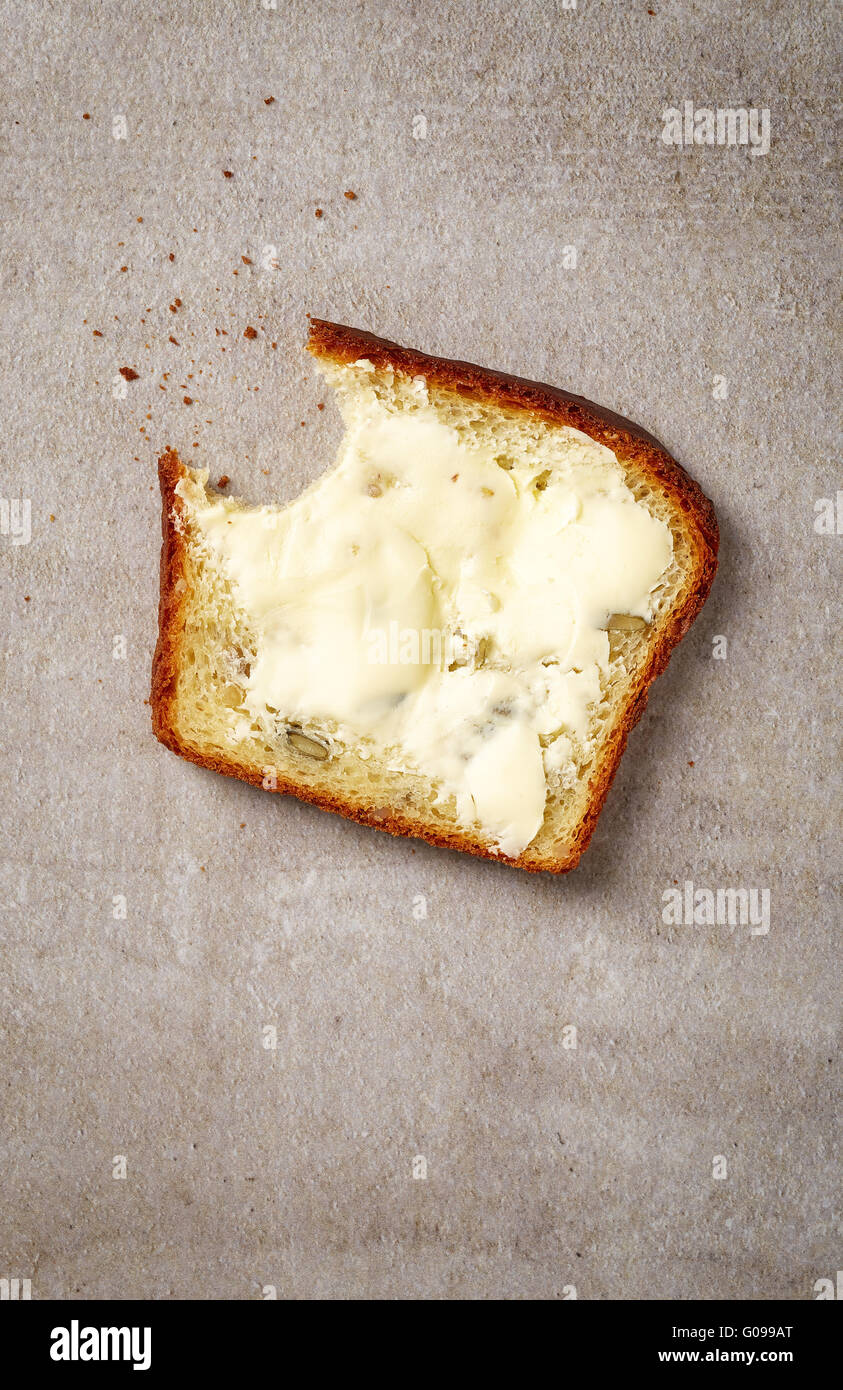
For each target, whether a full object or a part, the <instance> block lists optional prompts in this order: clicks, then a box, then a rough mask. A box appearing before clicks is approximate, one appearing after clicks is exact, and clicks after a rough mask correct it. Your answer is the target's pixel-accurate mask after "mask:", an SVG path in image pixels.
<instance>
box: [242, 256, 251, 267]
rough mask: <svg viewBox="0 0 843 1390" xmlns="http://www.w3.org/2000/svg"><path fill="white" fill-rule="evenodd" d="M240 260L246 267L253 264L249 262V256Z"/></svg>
mask: <svg viewBox="0 0 843 1390" xmlns="http://www.w3.org/2000/svg"><path fill="white" fill-rule="evenodd" d="M240 259H241V261H242V262H243V264H244V265H251V264H252V262H251V261H250V260H249V257H248V256H241V257H240Z"/></svg>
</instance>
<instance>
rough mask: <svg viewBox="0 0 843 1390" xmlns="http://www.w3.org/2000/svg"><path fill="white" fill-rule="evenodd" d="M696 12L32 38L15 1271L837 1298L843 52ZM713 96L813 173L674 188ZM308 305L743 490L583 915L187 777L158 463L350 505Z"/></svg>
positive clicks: (7, 546) (5, 473) (780, 27)
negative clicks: (116, 1167) (832, 507)
mask: <svg viewBox="0 0 843 1390" xmlns="http://www.w3.org/2000/svg"><path fill="white" fill-rule="evenodd" d="M650 9H652V10H654V11H655V13H654V14H650V13H649V11H648V8H647V5H646V4H644V3H630V2H629V0H627V3H623V4H619V3H598V0H579V4H578V7H577V9H576V11H574V12H570V11H566V10H565V9H563V7H562V5H561V4H560V3H559V0H557V3H555V4H553V3H544V4H539V3H520V4H512V3H511V0H506V3H498V2H497V0H479V2H478V3H477V4H476V5H473V6H469V5H461V4H445V3H439V4H436V5H428V6H421V5H419V6H410V5H405V4H402V3H399V0H386V2H384V0H380V3H378V4H362V3H342V4H340V3H325V0H309V3H305V2H304V0H295V3H292V4H289V5H285V3H284V0H278V8H277V10H275V11H273V10H272V9H267V8H264V7H263V6H262V5H261V3H260V0H242V3H234V4H232V3H225V4H222V3H217V2H214V3H210V2H208V0H204V2H203V3H199V0H192V2H191V3H184V0H182V2H181V3H170V0H161V2H160V3H156V4H150V3H137V0H134V2H133V3H131V4H129V3H109V4H90V5H89V4H85V3H83V2H82V0H69V2H68V3H64V4H61V5H54V4H41V3H30V4H22V3H13V4H5V5H3V6H2V20H3V39H4V42H3V53H2V58H0V63H2V69H3V75H2V82H3V90H4V95H5V98H6V100H5V103H4V105H5V114H4V121H3V127H2V135H1V136H0V161H2V191H0V209H2V225H3V246H2V266H1V267H0V273H2V303H3V328H2V341H0V370H2V382H3V386H2V401H3V412H2V414H3V431H2V449H1V450H0V491H1V492H2V496H3V497H4V498H6V499H12V498H28V499H30V501H31V530H32V534H31V541H30V542H29V544H20V545H16V544H14V543H13V541H12V538H11V536H8V535H2V536H0V562H2V571H3V593H4V604H3V607H4V617H5V622H4V635H3V646H2V650H3V658H4V659H3V668H2V670H3V684H4V719H3V727H2V735H0V743H2V767H3V774H4V779H5V782H6V786H5V791H4V815H3V817H2V826H1V827H0V835H2V841H0V847H1V848H2V853H0V875H2V877H0V884H1V885H2V890H1V891H2V898H0V901H2V905H3V929H2V957H1V958H2V972H1V973H0V1036H1V1037H2V1079H3V1085H2V1089H1V1090H0V1094H2V1096H3V1112H4V1113H3V1117H2V1131H1V1132H0V1146H2V1155H0V1157H2V1165H3V1173H4V1182H3V1190H4V1201H3V1204H2V1215H0V1274H2V1275H4V1276H5V1275H16V1276H19V1277H31V1278H32V1281H33V1296H34V1297H59V1298H61V1297H67V1296H72V1295H74V1294H78V1295H81V1296H83V1297H91V1298H93V1297H103V1296H105V1297H123V1298H125V1297H144V1296H151V1297H155V1298H184V1297H200V1298H221V1297H225V1298H237V1299H245V1298H258V1297H260V1296H261V1291H262V1289H263V1288H264V1286H266V1285H274V1286H275V1287H276V1289H277V1291H278V1296H279V1297H293V1298H300V1297H350V1298H358V1297H364V1296H374V1297H379V1298H380V1297H399V1298H414V1297H424V1298H474V1297H480V1298H560V1297H562V1296H563V1291H564V1290H565V1289H566V1287H567V1286H571V1285H574V1286H576V1289H577V1292H578V1295H579V1297H581V1298H598V1299H601V1298H602V1299H605V1298H689V1297H694V1296H700V1297H704V1298H718V1297H719V1298H737V1297H752V1298H758V1299H770V1298H774V1297H786V1298H792V1299H801V1298H809V1297H811V1296H812V1289H813V1285H814V1282H815V1280H817V1279H818V1278H820V1277H824V1276H827V1275H830V1274H833V1271H834V1270H835V1269H836V1268H837V1267H838V1266H839V1264H840V1243H839V1234H840V1233H839V1228H838V1227H837V1226H836V1225H835V1217H834V1212H833V1196H834V1189H835V1167H836V1154H835V1147H834V1143H835V1141H834V1137H833V1135H834V1129H833V1118H834V1113H835V1078H836V1076H837V1073H836V1071H835V1067H834V1061H833V1059H834V1058H835V1056H836V1052H835V1047H836V1043H835V1024H836V1009H835V997H836V992H835V987H834V982H835V967H836V961H837V956H836V953H835V951H834V945H835V940H834V927H835V925H836V923H837V920H838V914H839V897H838V896H837V895H836V894H837V889H838V882H839V879H838V871H839V864H840V840H839V815H840V801H839V782H838V780H837V778H838V773H839V746H838V744H837V741H836V731H837V719H836V715H837V698H838V696H837V679H836V678H837V673H838V665H839V658H840V647H839V611H838V610H839V569H840V552H841V540H840V537H839V536H838V535H823V534H818V533H817V532H816V531H815V529H814V521H815V510H814V508H815V502H816V500H817V499H819V498H821V497H834V495H835V491H836V489H837V488H838V487H839V486H840V471H839V455H838V439H839V436H838V433H837V423H838V417H837V416H836V413H835V406H836V399H837V398H838V397H839V386H840V374H839V366H838V365H837V364H838V363H839V358H836V356H835V352H834V343H835V322H834V311H835V307H836V293H835V283H836V280H837V277H838V275H839V256H838V243H837V225H836V224H837V216H838V209H839V204H838V201H837V184H836V183H835V179H834V171H833V130H832V122H831V116H830V112H831V110H832V106H833V91H834V72H835V66H836V52H838V51H839V40H840V24H839V16H840V10H839V7H837V6H835V5H833V4H823V3H817V2H815V3H809V4H803V5H798V6H793V5H790V4H785V3H774V0H756V3H754V4H752V5H751V6H750V5H744V6H735V5H734V4H733V3H730V2H729V0H699V2H698V3H691V0H652V3H651V6H650ZM270 96H273V97H274V98H275V100H274V102H273V103H271V104H267V103H266V98H268V97H270ZM685 100H690V101H692V102H694V103H695V105H710V106H712V107H727V106H734V105H744V106H751V105H753V106H755V107H757V108H761V107H767V108H769V110H770V113H771V128H772V140H771V148H770V150H769V153H768V154H766V155H764V156H752V155H751V154H750V153H749V152H748V150H746V149H729V148H719V147H714V148H709V147H705V146H703V147H693V148H682V149H676V148H668V147H666V146H665V145H664V144H663V143H662V141H661V138H660V136H661V131H662V119H661V112H662V110H663V109H664V108H665V107H666V106H673V105H675V106H681V104H682V102H683V101H685ZM86 112H87V113H88V114H89V117H90V118H89V119H84V113H86ZM422 116H423V117H424V120H425V121H426V131H425V130H424V125H423V123H422V122H420V121H419V120H418V118H419V117H422ZM120 117H123V118H125V138H115V135H117V136H118V137H119V136H120V134H121V125H120V121H119V118H120ZM414 122H415V125H414ZM421 135H423V136H424V138H417V137H419V136H421ZM223 170H229V171H231V173H232V174H233V177H232V178H230V179H227V178H225V177H224V176H223ZM346 190H353V191H354V192H356V194H357V198H356V200H355V201H352V200H350V199H346V198H344V196H343V194H344V192H345V191H346ZM317 207H320V208H322V209H323V216H322V217H321V218H317V217H316V216H315V209H316V208H317ZM141 219H142V220H141ZM566 245H573V246H575V247H576V248H577V266H576V268H566V267H565V265H564V263H563V260H564V258H563V252H562V248H563V247H564V246H566ZM267 247H274V248H275V250H274V252H265V250H264V248H267ZM171 257H172V259H171ZM244 257H248V258H249V260H250V261H251V264H246V263H244V260H243V258H244ZM272 259H275V260H276V261H277V267H272V266H271V265H269V266H266V265H265V262H267V261H270V260H272ZM123 267H125V269H123ZM235 272H236V273H235ZM176 298H178V299H179V300H180V301H181V303H180V305H179V306H177V312H176V313H172V312H171V311H170V309H169V308H168V306H169V305H170V304H172V303H173V302H174V300H175V299H176ZM308 311H310V312H312V313H314V314H317V315H321V316H323V317H332V318H337V319H339V320H341V321H346V322H351V323H355V324H358V325H360V326H362V327H367V328H371V329H373V330H375V331H377V332H380V333H382V334H384V335H386V336H390V337H394V338H397V339H399V340H402V341H405V342H409V343H411V344H413V345H416V346H419V347H422V348H424V349H426V350H428V351H433V352H438V353H444V354H448V355H456V356H461V357H465V358H469V359H472V360H475V361H480V362H483V363H486V364H488V365H491V366H497V367H501V368H505V369H510V370H515V371H517V372H519V373H520V374H522V375H526V376H534V377H537V378H539V379H544V380H549V381H552V382H555V383H558V384H560V385H564V386H567V387H569V388H572V389H574V390H577V391H580V392H582V393H584V394H586V395H588V396H590V397H591V398H593V399H595V400H598V401H600V402H602V403H603V404H605V405H607V406H611V407H613V408H615V409H617V410H620V411H621V412H623V413H625V414H629V415H631V416H632V417H633V418H635V419H637V420H639V421H640V422H641V424H643V425H645V426H646V427H647V428H649V429H650V430H652V431H653V432H654V433H656V434H658V435H659V436H660V437H661V438H663V439H664V441H665V443H666V444H667V445H668V447H670V448H671V449H672V450H673V451H674V452H675V453H676V455H677V456H678V457H679V458H680V459H681V460H682V461H683V462H684V463H685V464H686V465H687V467H688V468H689V469H690V471H691V472H692V473H693V474H694V475H695V476H696V477H697V478H698V479H699V481H700V482H701V484H702V485H703V487H704V489H705V490H706V491H707V492H708V493H709V495H710V496H711V497H712V498H713V499H714V501H715V504H716V507H717V510H718V514H719V517H720V522H721V528H722V564H721V569H720V573H719V576H718V579H717V582H716V585H715V589H714V591H713V593H712V596H711V599H710V601H709V603H708V605H707V607H706V608H705V610H704V612H703V614H702V616H701V618H700V619H699V621H698V622H697V624H696V626H695V627H694V629H693V631H692V633H691V634H690V636H689V637H688V639H687V640H686V641H685V643H684V644H683V645H682V647H681V648H680V649H679V651H678V652H677V654H676V656H675V657H674V660H673V662H672V664H671V667H670V670H669V671H668V673H667V674H666V675H665V676H664V677H663V678H662V679H661V680H660V682H659V683H658V685H657V687H656V688H655V690H654V692H653V695H652V698H651V701H650V706H649V709H648V711H647V714H646V716H645V718H644V720H643V722H642V724H641V725H640V726H639V728H638V730H637V732H636V733H635V734H634V735H633V737H632V740H631V743H630V748H629V751H628V753H627V755H626V758H625V761H624V763H623V765H622V768H621V771H620V773H619V775H618V778H617V780H616V783H615V786H614V788H613V791H612V793H611V796H610V800H609V803H608V805H607V808H606V810H605V812H604V815H603V817H602V820H601V822H600V826H599V829H598V831H597V833H596V836H595V839H594V842H593V845H592V848H591V849H590V851H589V853H588V855H587V856H586V858H585V860H584V862H583V864H582V866H581V868H580V869H579V870H578V871H577V872H576V873H575V874H573V875H571V876H569V877H568V878H566V879H562V880H559V881H555V880H553V879H551V878H549V877H547V876H538V877H532V876H527V875H523V874H520V873H518V872H516V871H512V870H508V869H506V868H504V867H501V866H496V865H493V864H484V863H480V862H475V861H473V860H471V859H469V858H465V857H461V856H459V855H456V854H452V853H448V852H443V851H436V850H433V849H430V848H427V847H425V846H423V845H413V844H411V843H410V842H406V841H399V840H393V839H391V838H390V837H388V836H385V835H381V834H378V833H376V832H374V831H370V830H366V829H361V828H358V827H356V826H354V825H352V824H350V823H346V822H344V821H342V820H339V819H337V818H334V817H331V816H328V815H325V814H322V813H321V812H319V811H317V810H315V809H312V808H309V807H306V806H303V805H299V804H296V803H295V802H293V801H288V800H286V799H281V798H276V797H270V796H266V795H264V794H262V793H260V792H257V791H254V790H252V789H250V788H248V787H246V786H244V785H241V784H239V783H236V782H232V781H229V780H227V779H223V778H220V777H216V776H214V775H213V774H211V773H207V772H203V771H201V770H199V769H197V768H194V767H191V766H188V765H187V764H186V763H183V762H181V761H179V760H177V759H176V758H174V757H173V756H172V755H171V754H169V753H168V752H166V751H165V750H164V749H163V748H161V747H160V746H159V745H158V744H157V743H156V742H155V741H154V740H153V738H152V735H151V733H150V725H149V711H148V708H147V707H146V705H145V704H144V700H145V698H146V697H147V694H148V677H149V665H150V658H151V653H152V648H153V644H154V640H155V633H156V603H157V583H158V576H157V565H158V547H159V504H158V496H157V487H156V485H155V467H154V465H155V458H156V456H157V453H158V452H160V450H161V448H162V446H163V445H165V444H168V443H171V444H174V445H177V446H178V447H179V449H180V450H181V451H182V453H183V454H184V455H185V456H186V457H187V458H188V460H189V461H190V462H192V463H201V464H206V465H208V466H209V467H210V468H211V469H212V474H213V475H214V476H216V475H218V474H219V473H223V472H224V473H228V474H229V475H230V476H231V479H232V491H235V492H237V493H239V494H241V495H243V496H246V497H248V498H249V499H251V500H255V501H257V500H265V499H269V498H278V497H282V498H286V497H290V496H293V495H295V493H296V492H297V491H298V490H299V489H300V488H301V486H302V485H303V484H304V483H306V482H307V481H308V480H310V479H311V478H313V477H314V476H315V475H316V474H317V473H318V472H319V471H321V469H322V468H323V466H324V465H325V464H326V463H327V462H328V461H329V459H330V457H331V454H332V450H333V448H334V446H335V443H336V440H337V438H338V419H337V415H336V411H335V410H334V408H333V406H332V405H329V406H328V407H327V408H326V410H325V411H324V412H322V413H320V412H318V411H317V409H316V406H317V403H318V402H319V401H321V400H322V399H323V398H324V392H323V388H322V387H321V386H320V384H319V382H318V380H317V378H316V377H315V375H314V373H313V371H312V370H311V368H310V367H309V365H308V362H307V360H306V359H305V358H304V357H303V356H302V353H301V346H302V343H303V341H304V337H305V332H306V321H305V314H306V312H308ZM249 324H251V325H253V326H255V327H256V328H257V329H258V337H257V338H256V339H255V340H254V341H248V340H246V339H244V338H243V336H242V335H243V329H244V328H245V327H246V326H247V325H249ZM95 329H96V330H97V331H98V332H99V333H101V334H102V336H101V337H97V336H94V332H93V330H95ZM218 330H225V331H226V333H227V335H228V336H222V335H221V333H219V332H218ZM171 335H172V337H173V338H176V339H177V340H178V345H175V344H174V343H173V342H172V341H169V340H170V337H171ZM273 343H277V347H276V348H273V346H272V344H273ZM223 349H225V351H223ZM121 366H131V367H133V368H134V369H135V370H136V371H137V372H138V374H139V375H138V379H137V380H135V381H132V382H131V383H129V384H128V385H127V387H126V390H125V395H124V396H123V397H122V398H120V397H119V395H118V396H117V397H115V395H114V394H113V388H114V384H115V382H117V383H119V382H120V381H121V378H120V377H119V376H117V372H118V368H119V367H121ZM167 373H168V374H169V375H168V376H167V377H166V380H165V374H167ZM715 376H722V377H725V379H726V385H727V390H728V395H727V397H726V398H725V399H716V398H715V397H714V396H713V388H714V378H715ZM162 384H163V385H166V387H167V389H166V390H160V389H159V386H160V385H162ZM185 395H189V396H190V397H192V399H193V404H192V405H191V406H186V405H184V404H183V397H184V396H185ZM302 421H303V422H304V426H303V427H302V423H301V422H302ZM194 443H197V444H198V448H194V447H193V445H194ZM116 635H122V636H124V637H125V640H126V649H127V657H126V659H125V660H114V659H113V643H114V638H115V636H116ZM718 636H719V637H725V638H726V639H727V644H728V645H727V656H726V659H724V660H718V659H714V656H713V653H714V650H715V642H714V639H715V638H716V637H718ZM241 822H242V823H243V824H242V825H241ZM686 880H692V881H693V882H694V883H695V885H702V886H707V887H711V888H718V887H719V888H730V887H745V888H752V887H758V888H769V890H770V893H771V924H770V930H769V933H768V934H766V935H753V934H752V933H751V932H750V930H749V928H748V927H735V928H733V929H730V928H729V927H728V925H726V926H693V925H666V924H665V923H664V921H663V919H662V907H663V897H662V895H663V892H664V890H665V889H666V888H668V887H670V886H671V885H672V884H673V883H674V882H675V881H676V882H678V883H679V885H680V886H681V885H682V884H684V882H685V881H686ZM118 895H124V896H125V899H126V912H127V915H126V918H125V920H121V919H119V918H115V917H114V915H113V914H114V910H115V909H114V906H113V902H114V900H115V898H116V897H118ZM418 895H423V898H424V904H425V906H426V912H427V915H426V917H424V918H421V919H418V918H417V916H416V915H414V907H415V909H416V913H417V914H418V913H419V912H420V911H421V908H420V907H419V901H420V900H419V897H418ZM270 1025H271V1026H274V1027H276V1028H277V1030H278V1033H277V1036H278V1046H277V1049H276V1050H274V1051H272V1050H268V1049H266V1048H264V1046H263V1037H264V1034H263V1029H264V1028H265V1027H266V1026H270ZM571 1027H575V1028H576V1030H577V1033H576V1041H577V1047H576V1048H572V1047H570V1046H566V1045H565V1044H566V1042H570V1040H571V1036H572V1035H571V1034H570V1033H569V1032H566V1029H570V1028H571ZM116 1155H125V1156H126V1160H127V1172H128V1176H127V1178H126V1180H125V1181H120V1180H115V1179H114V1177H113V1176H112V1168H113V1163H112V1161H113V1159H114V1157H115V1156H116ZM416 1155H423V1156H424V1157H425V1158H426V1160H427V1165H428V1177H427V1180H426V1181H421V1180H414V1179H413V1177H412V1161H413V1158H414V1156H416ZM718 1155H721V1156H724V1157H725V1159H726V1160H727V1170H726V1176H725V1178H715V1177H714V1176H713V1172H714V1168H713V1164H714V1163H715V1159H716V1156H718Z"/></svg>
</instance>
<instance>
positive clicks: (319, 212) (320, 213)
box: [316, 208, 322, 217]
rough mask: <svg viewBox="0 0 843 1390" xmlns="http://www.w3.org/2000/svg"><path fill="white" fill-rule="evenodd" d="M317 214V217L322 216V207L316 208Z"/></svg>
mask: <svg viewBox="0 0 843 1390" xmlns="http://www.w3.org/2000/svg"><path fill="white" fill-rule="evenodd" d="M316 216H317V217H321V216H322V209H321V208H317V209H316Z"/></svg>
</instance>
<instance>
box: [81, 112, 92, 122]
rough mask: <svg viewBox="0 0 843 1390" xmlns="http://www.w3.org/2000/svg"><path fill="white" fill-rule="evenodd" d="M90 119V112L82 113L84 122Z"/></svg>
mask: <svg viewBox="0 0 843 1390" xmlns="http://www.w3.org/2000/svg"><path fill="white" fill-rule="evenodd" d="M90 119H91V113H90V111H83V112H82V120H83V121H89V120H90Z"/></svg>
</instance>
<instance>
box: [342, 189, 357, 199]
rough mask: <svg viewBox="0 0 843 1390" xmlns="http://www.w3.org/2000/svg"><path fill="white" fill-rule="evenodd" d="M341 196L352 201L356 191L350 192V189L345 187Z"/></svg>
mask: <svg viewBox="0 0 843 1390" xmlns="http://www.w3.org/2000/svg"><path fill="white" fill-rule="evenodd" d="M342 196H343V197H344V198H348V199H349V201H350V202H352V203H353V202H354V200H355V198H356V197H357V194H356V193H352V191H351V189H350V188H349V189H346V191H345V193H344V194H343V195H342Z"/></svg>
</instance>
